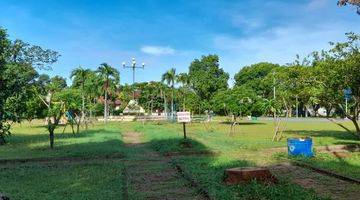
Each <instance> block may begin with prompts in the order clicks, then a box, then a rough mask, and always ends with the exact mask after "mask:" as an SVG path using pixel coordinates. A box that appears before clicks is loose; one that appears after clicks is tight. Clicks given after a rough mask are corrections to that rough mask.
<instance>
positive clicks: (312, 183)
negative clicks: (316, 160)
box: [269, 164, 360, 200]
mask: <svg viewBox="0 0 360 200" xmlns="http://www.w3.org/2000/svg"><path fill="white" fill-rule="evenodd" d="M269 168H270V170H271V172H273V173H274V174H275V175H276V176H278V177H281V178H286V179H289V180H290V181H291V182H293V183H296V184H298V185H300V186H302V187H304V188H310V189H314V191H315V192H316V193H318V194H319V195H321V196H323V197H330V198H331V199H347V200H359V191H360V186H359V185H358V184H353V183H349V182H347V181H343V180H340V179H338V178H335V177H330V176H327V175H324V174H320V173H317V172H315V171H312V170H309V169H305V168H302V167H298V166H293V165H291V164H281V165H275V166H271V167H269Z"/></svg>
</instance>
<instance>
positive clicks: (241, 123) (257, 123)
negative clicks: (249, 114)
mask: <svg viewBox="0 0 360 200" xmlns="http://www.w3.org/2000/svg"><path fill="white" fill-rule="evenodd" d="M232 123H233V122H228V121H224V122H219V124H227V125H230V124H232ZM236 125H238V126H242V125H265V123H263V122H236Z"/></svg>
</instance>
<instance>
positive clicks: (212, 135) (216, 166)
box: [0, 121, 360, 199]
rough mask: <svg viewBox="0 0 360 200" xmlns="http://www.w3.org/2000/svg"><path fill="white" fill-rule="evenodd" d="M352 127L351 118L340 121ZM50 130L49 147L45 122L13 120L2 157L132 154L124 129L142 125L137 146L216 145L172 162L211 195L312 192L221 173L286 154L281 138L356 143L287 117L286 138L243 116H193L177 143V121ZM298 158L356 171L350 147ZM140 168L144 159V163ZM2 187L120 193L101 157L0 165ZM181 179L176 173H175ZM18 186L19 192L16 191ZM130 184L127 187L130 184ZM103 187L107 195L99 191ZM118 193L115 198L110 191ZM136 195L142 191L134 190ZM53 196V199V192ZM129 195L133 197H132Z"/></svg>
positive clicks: (323, 126) (310, 195) (333, 129)
mask: <svg viewBox="0 0 360 200" xmlns="http://www.w3.org/2000/svg"><path fill="white" fill-rule="evenodd" d="M344 125H345V126H347V127H349V128H350V129H351V128H352V124H351V123H348V122H346V123H344ZM62 130H63V127H59V128H58V129H57V130H56V135H55V148H54V149H49V138H48V133H47V130H46V128H45V127H44V126H43V124H42V123H41V122H39V121H37V122H35V123H33V124H32V125H31V126H30V125H29V124H28V123H23V124H21V125H19V124H15V125H14V126H13V127H12V133H13V134H12V135H11V136H10V137H9V143H8V144H6V145H4V146H0V160H1V159H18V158H49V157H70V158H71V157H88V158H89V157H104V156H108V155H119V154H120V155H123V156H124V159H130V158H131V159H137V158H133V157H132V156H133V152H132V149H131V148H130V147H126V146H125V145H124V142H123V137H122V134H123V133H125V132H129V131H134V132H140V133H142V134H141V138H140V139H141V141H142V142H143V143H144V144H145V146H144V147H143V148H144V149H142V151H149V150H150V148H151V149H153V150H156V151H159V152H160V153H169V152H172V153H174V152H178V153H180V154H181V153H184V152H185V153H186V152H192V153H194V152H195V153H196V152H209V151H212V152H215V153H216V156H204V155H192V156H177V157H174V158H173V159H172V163H173V164H174V165H179V166H181V167H182V168H183V169H184V173H185V174H186V176H189V177H191V178H192V179H194V180H196V181H197V182H198V183H199V185H200V186H201V187H202V188H204V189H206V191H207V192H208V193H209V195H210V196H211V197H212V198H213V199H273V198H276V197H278V199H318V197H319V196H317V195H315V193H314V192H313V191H310V190H308V189H304V188H302V187H300V186H298V185H295V184H292V183H290V182H289V181H287V180H286V179H283V178H281V177H280V184H278V185H263V184H258V183H251V184H248V185H241V186H226V185H224V184H223V183H222V175H223V172H224V170H225V169H226V168H229V167H241V166H266V165H272V164H275V163H279V162H283V160H284V159H288V158H287V156H286V153H280V154H279V153H278V152H277V150H276V149H277V148H279V147H286V138H288V137H299V136H300V137H304V136H309V137H312V138H313V140H314V145H315V146H324V145H335V144H348V143H357V144H359V141H358V140H357V139H356V137H354V136H353V135H352V134H349V133H347V132H346V131H344V130H343V129H342V128H340V127H339V126H337V125H335V124H333V123H331V122H311V121H308V122H289V123H288V125H287V131H286V132H285V133H284V138H283V140H282V141H280V142H272V141H271V138H272V134H273V123H272V122H271V121H258V122H247V121H241V122H240V124H239V125H237V126H236V131H235V133H234V134H233V135H229V130H230V126H229V125H228V124H224V123H219V122H218V121H216V122H212V123H210V124H202V123H192V124H188V125H187V130H188V137H189V139H188V141H190V144H191V147H186V148H184V146H182V137H183V135H182V125H181V124H177V123H166V122H160V123H157V122H147V123H142V122H127V123H120V122H117V123H108V124H106V125H104V124H103V123H95V124H94V125H92V126H90V127H89V129H88V130H86V131H85V130H84V131H82V132H81V133H80V134H72V133H71V130H70V127H67V129H66V130H65V133H64V134H62V133H61V132H62ZM303 161H304V162H307V163H309V164H312V165H315V166H318V167H322V168H325V169H329V170H333V171H335V172H338V173H342V174H344V175H348V176H351V177H354V178H360V177H359V174H360V170H359V169H360V156H359V153H358V152H357V153H356V152H355V153H352V154H351V157H349V158H344V159H341V160H339V159H338V158H336V157H334V156H332V155H330V154H325V153H318V154H316V157H315V158H312V159H305V160H303ZM144 167H145V166H144ZM0 169H1V172H0V188H1V189H0V192H5V193H8V194H12V197H14V198H13V199H34V197H35V196H34V195H36V194H41V198H40V197H39V198H38V199H50V198H51V199H62V198H63V197H64V196H65V195H68V196H69V197H70V199H119V198H120V199H121V188H122V187H123V183H122V179H121V176H122V172H123V169H124V165H123V163H122V162H121V160H117V161H110V160H106V161H104V162H100V161H94V162H92V161H91V162H86V163H71V164H61V163H55V164H54V163H52V164H50V165H46V164H45V165H44V164H34V163H33V164H21V165H19V166H17V165H16V166H11V167H8V166H7V165H5V167H4V166H2V167H1V166H0ZM179 181H180V180H179ZM20 188H21V189H22V188H23V190H22V191H23V192H22V193H20V191H19V190H20ZM130 188H131V187H130ZM104 192H105V193H106V194H104ZM130 194H131V193H130ZM115 196H116V198H115ZM140 196H141V195H140ZM55 197H56V198H55ZM130 197H131V196H130Z"/></svg>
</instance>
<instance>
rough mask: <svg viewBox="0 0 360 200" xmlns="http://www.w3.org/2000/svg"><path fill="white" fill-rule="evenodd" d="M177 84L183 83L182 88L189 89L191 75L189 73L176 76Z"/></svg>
mask: <svg viewBox="0 0 360 200" xmlns="http://www.w3.org/2000/svg"><path fill="white" fill-rule="evenodd" d="M176 82H177V83H181V84H182V87H183V88H184V89H188V88H189V86H190V78H189V75H188V74H187V73H180V74H178V75H177V76H176ZM185 92H186V91H185V90H184V94H183V95H184V99H183V111H185V100H186V99H185Z"/></svg>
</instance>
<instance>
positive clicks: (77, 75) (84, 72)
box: [70, 66, 91, 122]
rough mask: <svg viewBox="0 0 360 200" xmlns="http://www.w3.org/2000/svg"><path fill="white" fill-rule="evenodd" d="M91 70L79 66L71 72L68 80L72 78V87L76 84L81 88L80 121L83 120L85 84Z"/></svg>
mask: <svg viewBox="0 0 360 200" xmlns="http://www.w3.org/2000/svg"><path fill="white" fill-rule="evenodd" d="M90 72H91V70H90V69H83V68H82V67H81V66H80V67H78V68H76V69H74V70H72V72H71V75H70V78H73V85H74V86H76V85H77V84H79V85H80V87H81V99H82V107H81V121H82V122H83V121H84V120H85V82H86V79H87V78H88V77H89V75H90Z"/></svg>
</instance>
